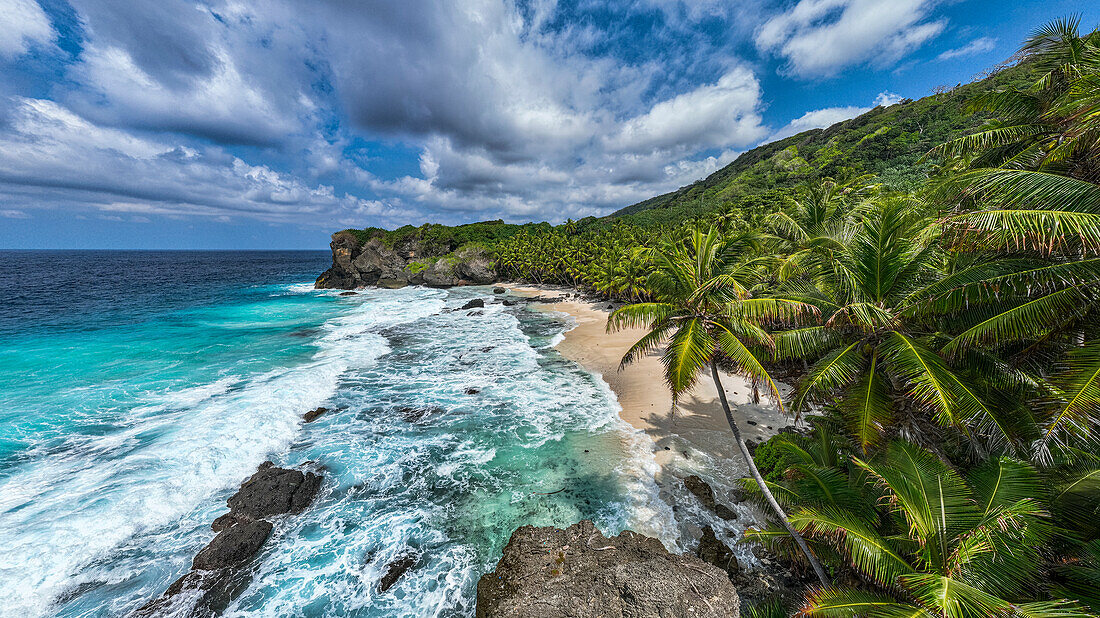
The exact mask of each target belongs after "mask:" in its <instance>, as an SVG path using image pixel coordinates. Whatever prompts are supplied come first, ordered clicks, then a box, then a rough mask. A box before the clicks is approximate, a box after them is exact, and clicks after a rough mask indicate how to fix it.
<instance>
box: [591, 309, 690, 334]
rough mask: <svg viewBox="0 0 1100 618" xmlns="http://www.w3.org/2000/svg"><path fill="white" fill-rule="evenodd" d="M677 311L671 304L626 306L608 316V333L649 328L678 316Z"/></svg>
mask: <svg viewBox="0 0 1100 618" xmlns="http://www.w3.org/2000/svg"><path fill="white" fill-rule="evenodd" d="M676 311H677V309H676V306H675V305H673V304H671V303H634V304H631V305H624V306H622V307H619V308H618V309H616V310H615V311H612V312H611V315H609V316H607V332H609V333H613V332H616V331H619V330H623V329H625V328H649V327H650V326H652V325H654V324H659V323H661V322H663V321H665V320H667V319H669V318H670V317H672V316H674V315H676Z"/></svg>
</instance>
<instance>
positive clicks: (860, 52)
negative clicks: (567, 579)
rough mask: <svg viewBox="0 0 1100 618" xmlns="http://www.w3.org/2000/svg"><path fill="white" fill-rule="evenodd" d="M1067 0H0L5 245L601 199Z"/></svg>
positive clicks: (219, 234) (128, 244)
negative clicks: (1011, 0)
mask: <svg viewBox="0 0 1100 618" xmlns="http://www.w3.org/2000/svg"><path fill="white" fill-rule="evenodd" d="M1073 14H1079V15H1081V17H1082V21H1083V24H1084V26H1086V27H1087V28H1089V29H1091V28H1092V27H1093V26H1094V25H1096V24H1098V23H1100V3H1096V2H1091V1H1084V0H1078V1H1075V2H1071V1H1061V0H1042V1H1030V0H1023V1H1015V2H1004V1H1003V0H1000V1H987V0H775V1H772V0H621V1H618V2H593V1H590V0H437V1H434V2H433V1H430V0H389V1H383V0H357V1H356V0H311V1H310V2H301V1H300V0H224V1H223V0H211V1H201V2H194V1H185V0H156V2H149V1H148V0H68V1H65V0H0V248H8V249H34V248H119V249H125V248H132V249H138V248H143V249H157V248H163V249H188V248H194V249H198V248H203V249H218V248H223V249H267V248H270V249H283V248H286V249H323V248H324V247H325V246H326V245H327V243H328V240H329V235H330V234H331V233H332V232H333V231H336V230H340V229H345V228H349V227H356V228H361V227H368V226H376V227H386V228H394V227H397V226H401V225H405V224H413V225H419V224H422V223H425V222H437V223H447V224H457V223H468V222H472V221H483V220H491V219H504V220H506V221H509V222H516V223H522V222H527V221H543V220H546V221H551V222H554V223H559V222H561V221H564V220H565V219H567V218H574V219H577V218H581V217H584V216H588V215H596V216H600V215H606V214H609V213H611V212H613V211H614V210H616V209H618V208H622V207H624V206H627V205H630V204H632V203H635V202H638V201H641V200H643V199H646V198H649V197H652V196H653V195H657V194H660V193H664V192H667V191H670V190H674V189H676V188H678V187H681V186H683V185H686V184H689V183H691V182H692V181H694V180H697V179H699V178H702V177H705V176H706V175H708V174H709V173H711V172H713V171H714V170H716V169H718V168H720V167H722V166H723V165H725V164H727V163H729V162H730V161H732V160H733V159H735V158H736V157H737V155H738V154H740V153H742V152H744V151H746V150H749V149H751V148H753V147H755V146H757V145H760V144H762V143H766V142H768V141H771V140H775V139H778V138H781V137H785V136H788V135H793V134H795V133H797V132H799V131H804V130H807V129H811V128H815V127H825V126H829V125H831V124H833V123H835V122H839V121H841V120H845V119H847V118H851V117H854V116H856V115H858V114H860V113H862V112H864V111H867V110H869V109H871V108H872V107H874V106H875V105H890V104H893V103H896V102H897V101H898V100H900V99H902V98H918V97H921V96H925V95H928V94H930V93H931V92H932V91H933V90H934V89H935V88H936V87H938V86H953V85H955V84H957V83H964V82H968V81H971V80H972V79H973V78H974V77H975V76H977V75H978V74H980V73H982V72H983V71H987V70H989V69H991V68H993V67H995V66H997V65H998V64H1000V63H1001V62H1003V61H1005V60H1006V59H1008V58H1010V57H1011V56H1012V54H1013V53H1014V52H1015V50H1016V49H1017V47H1018V46H1019V44H1020V42H1021V41H1022V40H1023V39H1024V38H1025V37H1026V36H1027V34H1028V33H1029V32H1030V31H1031V30H1032V29H1034V28H1035V27H1037V26H1038V25H1040V24H1042V23H1043V22H1046V21H1049V20H1051V19H1055V18H1059V17H1064V16H1068V15H1073Z"/></svg>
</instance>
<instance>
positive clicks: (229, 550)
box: [132, 461, 321, 618]
mask: <svg viewBox="0 0 1100 618" xmlns="http://www.w3.org/2000/svg"><path fill="white" fill-rule="evenodd" d="M320 487H321V476H320V475H317V474H313V473H312V472H302V471H301V470H291V469H287V468H277V467H275V464H273V463H271V462H270V461H265V462H264V463H263V464H261V465H260V468H259V470H257V471H256V473H255V474H253V475H252V477H251V478H249V479H248V480H247V481H245V482H244V483H243V484H242V485H241V488H240V489H239V490H238V491H237V493H235V494H233V496H231V497H230V498H229V499H228V500H227V501H226V502H227V504H228V505H229V512H228V513H226V514H225V515H222V516H221V517H219V518H217V519H215V520H214V523H213V524H211V525H210V527H211V528H213V529H214V531H215V532H217V533H218V535H217V536H215V537H214V539H213V540H212V541H210V542H209V543H208V544H207V545H206V547H204V548H202V549H201V550H200V551H199V553H197V554H196V555H195V558H194V560H192V562H191V571H189V572H188V573H185V574H184V575H183V577H180V578H179V579H177V580H176V581H175V582H174V583H172V585H170V586H169V587H168V590H167V591H165V593H164V594H163V595H161V596H160V597H157V598H156V599H153V600H152V601H150V602H148V603H146V604H145V605H143V606H142V607H141V608H140V609H138V610H137V611H136V612H134V614H133V615H132V616H133V617H134V618H137V617H151V616H161V615H167V614H172V615H176V614H182V615H189V616H207V615H216V614H218V613H220V612H221V610H222V609H223V608H225V607H226V606H227V605H228V604H229V603H230V602H231V601H232V600H233V598H234V597H235V596H236V595H237V594H238V593H239V592H240V591H241V590H243V589H244V587H246V586H247V584H248V581H249V579H250V577H251V575H250V570H249V569H248V568H247V567H248V564H249V562H250V561H251V560H252V557H253V556H255V555H256V553H257V552H259V551H260V548H262V547H263V545H264V543H265V542H267V538H268V537H269V536H271V530H272V528H273V527H274V526H273V525H272V523H271V521H269V520H270V519H272V518H274V517H276V516H280V515H293V514H296V513H300V512H302V511H303V510H305V508H306V507H307V506H309V504H310V502H312V501H313V498H314V497H315V496H316V495H317V491H318V490H319V489H320ZM184 592H186V593H187V594H186V595H184V594H182V593H184ZM183 604H186V607H184V605H183Z"/></svg>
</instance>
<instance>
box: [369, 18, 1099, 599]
mask: <svg viewBox="0 0 1100 618" xmlns="http://www.w3.org/2000/svg"><path fill="white" fill-rule="evenodd" d="M361 234H363V235H364V236H362V237H361V238H369V237H380V238H382V239H383V242H386V243H391V244H393V243H400V242H404V241H406V240H408V239H410V238H416V239H417V240H418V241H419V242H431V243H436V244H437V245H438V246H439V247H441V248H443V249H447V250H451V251H453V250H454V249H456V248H458V247H460V246H462V245H464V244H467V243H472V242H476V243H482V244H484V245H485V246H487V247H489V248H490V250H491V251H493V253H494V255H495V256H496V260H497V263H496V268H497V272H498V273H499V274H500V275H501V276H503V277H505V278H509V279H517V280H525V281H531V282H537V283H559V284H567V285H573V286H577V287H579V288H583V289H585V290H587V291H589V292H591V293H594V294H599V295H602V296H604V297H609V298H615V299H619V300H622V301H625V302H626V303H628V304H627V305H626V306H624V307H622V308H620V309H619V310H617V311H616V312H614V313H613V314H612V316H611V318H610V320H609V324H608V327H609V328H610V329H617V328H625V327H638V326H640V327H644V328H645V329H646V331H647V332H646V334H645V335H644V336H643V337H642V338H641V339H640V340H639V341H638V343H637V344H636V345H635V346H634V347H633V348H632V349H631V350H630V352H629V353H628V354H627V355H626V357H624V359H623V363H624V364H627V363H630V362H632V361H633V360H634V359H636V358H638V356H639V355H641V354H645V353H650V352H656V351H661V354H662V360H663V362H664V365H665V377H666V380H667V382H668V386H669V388H670V389H671V390H672V392H673V394H674V395H675V396H678V395H680V394H682V393H684V392H685V391H687V390H688V389H690V388H692V386H693V385H694V384H695V383H696V382H697V380H698V379H699V377H700V376H701V375H703V374H704V373H709V374H710V377H711V379H712V380H714V382H715V383H716V385H717V386H718V390H719V393H722V392H723V391H722V388H721V380H720V374H719V371H718V370H719V369H720V368H721V369H724V370H727V371H734V372H737V373H741V374H743V375H746V376H747V377H749V378H750V379H751V380H752V381H753V383H754V384H755V385H756V386H757V387H759V388H760V389H761V390H763V391H764V392H765V393H767V394H770V396H771V397H773V398H774V399H775V400H776V401H777V402H778V403H779V405H781V406H784V405H786V406H787V407H789V409H790V411H792V412H793V413H794V414H798V415H803V416H806V417H808V418H809V419H810V420H811V426H812V430H811V431H809V432H807V433H805V434H804V435H790V434H782V435H780V436H777V437H776V438H773V439H772V440H771V441H769V442H767V443H765V444H764V445H762V446H761V447H760V448H759V449H758V450H757V451H756V457H757V461H754V459H753V457H752V456H751V455H750V454H749V452H748V449H747V448H746V445H745V443H744V441H743V440H742V439H741V436H740V432H739V428H738V427H737V424H736V423H735V422H734V419H733V417H732V415H731V414H730V411H729V407H728V404H727V403H726V401H725V400H724V398H723V399H722V403H723V406H724V407H725V409H726V414H727V419H728V420H729V423H730V429H731V430H732V432H733V434H734V439H735V441H736V442H737V444H738V447H739V449H740V450H741V452H742V454H743V455H744V457H745V459H746V462H747V464H748V468H749V470H750V473H751V477H752V478H750V479H746V480H745V486H744V489H745V491H746V493H747V494H749V495H750V497H752V499H755V500H759V501H760V504H761V505H762V506H763V507H765V509H766V511H765V512H766V513H769V514H770V515H769V524H768V525H767V526H765V527H764V528H763V529H761V530H757V531H753V532H752V533H751V535H750V536H751V537H752V538H754V539H756V540H759V541H761V542H763V543H765V544H766V545H768V546H769V547H770V548H771V549H772V550H774V551H775V552H777V553H778V554H780V555H783V556H786V557H787V558H788V559H789V560H791V561H792V562H793V563H795V564H797V565H803V566H805V567H809V568H812V569H813V570H814V571H816V572H817V574H818V579H819V581H820V584H821V585H820V586H817V587H813V588H812V589H810V590H809V591H808V592H807V594H806V595H805V598H804V599H803V601H802V603H801V604H800V606H799V607H797V608H794V611H796V612H797V613H798V614H799V615H802V616H823V617H832V616H852V617H856V616H868V617H877V616H910V617H917V616H928V617H931V616H944V617H970V616H974V617H979V616H980V617H988V616H997V617H1000V616H1005V617H1013V616H1021V617H1022V616H1028V617H1050V618H1054V617H1070V616H1090V615H1100V592H1098V591H1100V313H1098V310H1100V32H1098V31H1092V32H1089V33H1083V32H1081V30H1080V25H1079V24H1078V23H1077V22H1076V21H1075V20H1072V19H1069V20H1062V21H1058V22H1054V23H1052V24H1049V25H1047V26H1044V27H1042V28H1040V29H1039V30H1037V31H1036V32H1035V33H1034V34H1033V36H1032V37H1031V38H1029V40H1028V41H1026V42H1025V44H1024V45H1023V47H1022V49H1021V52H1020V62H1019V63H1018V64H1017V65H1015V66H1012V67H1008V68H1006V69H1004V70H1001V71H998V72H996V73H995V74H994V75H992V76H991V77H989V78H987V79H985V80H981V81H978V82H975V83H973V84H969V85H966V86H959V87H956V88H953V89H951V90H945V91H944V92H943V93H940V94H937V95H935V96H932V97H928V98H926V99H921V100H919V101H910V102H903V103H901V104H898V105H894V106H890V107H885V108H876V109H875V110H872V111H871V112H868V113H867V114H864V115H862V116H860V117H858V118H855V119H853V120H850V121H847V122H845V123H841V124H839V125H837V126H834V127H830V128H829V129H826V130H815V131H810V132H807V133H803V134H800V135H796V136H793V137H790V138H787V139H785V140H780V141H779V142H775V143H773V144H768V145H765V146H762V147H760V148H757V149H754V150H752V151H749V152H747V153H745V154H744V155H742V156H741V157H740V158H738V159H737V160H736V161H734V162H733V163H732V164H730V165H729V166H727V167H725V168H723V169H722V170H719V171H718V172H716V173H715V174H713V175H712V176H710V177H708V178H707V179H705V180H702V181H700V182H698V183H695V184H693V185H691V186H689V187H685V188H683V189H681V190H679V191H676V192H673V193H670V194H667V195H663V196H658V197H656V198H653V199H651V200H647V201H646V202H642V203H640V204H636V205H634V206H631V207H629V208H626V209H624V210H622V211H620V212H619V213H616V215H615V216H612V217H610V218H605V219H595V218H588V219H583V220H581V221H568V222H567V223H566V224H564V225H561V226H550V225H548V224H537V225H536V224H528V225H524V226H510V225H507V224H503V223H501V222H490V223H483V224H473V225H472V226H460V227H458V228H444V227H442V226H424V227H421V228H402V229H401V230H395V231H393V232H383V231H379V230H364V231H362V232H361ZM779 368H782V369H783V370H784V371H785V372H788V373H791V372H794V373H795V374H797V375H795V378H796V385H795V389H794V391H793V393H792V394H791V395H790V396H789V400H788V401H786V402H784V401H782V400H781V398H780V396H779V393H778V390H777V389H776V388H775V385H774V381H773V379H772V373H773V372H774V371H776V370H777V369H779ZM819 563H820V566H819ZM830 582H831V583H830ZM785 611H786V610H783V609H780V608H778V607H777V606H774V605H773V606H769V607H766V608H765V607H761V608H760V609H759V610H758V611H757V612H756V615H760V616H763V615H769V616H771V615H779V614H782V613H783V612H785Z"/></svg>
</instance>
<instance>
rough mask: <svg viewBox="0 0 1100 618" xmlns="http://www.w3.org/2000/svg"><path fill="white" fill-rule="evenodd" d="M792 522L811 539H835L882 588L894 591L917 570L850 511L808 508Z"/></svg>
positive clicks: (794, 515)
mask: <svg viewBox="0 0 1100 618" xmlns="http://www.w3.org/2000/svg"><path fill="white" fill-rule="evenodd" d="M789 519H790V521H791V524H792V525H793V526H794V527H795V528H797V529H798V530H799V531H801V532H802V533H803V534H804V535H806V536H808V537H812V538H827V539H831V540H832V541H833V542H834V543H835V544H837V545H838V547H839V548H840V549H841V550H842V551H843V552H844V555H845V557H847V559H848V560H849V562H850V564H851V567H852V568H854V569H856V570H857V571H859V572H860V573H862V574H863V575H864V576H866V577H868V578H870V579H871V580H873V581H874V582H876V583H877V584H878V585H880V586H883V587H886V588H890V587H892V586H893V585H894V582H895V581H896V580H897V578H898V577H900V576H903V575H906V574H909V573H913V571H914V569H913V567H912V565H910V564H909V562H908V561H906V560H905V558H904V557H902V555H901V554H900V553H899V552H898V551H897V550H896V549H895V548H894V547H893V546H892V545H891V543H890V540H889V539H888V538H886V537H883V536H882V535H881V534H879V532H878V531H877V530H875V529H874V528H873V527H871V526H870V525H868V524H867V523H866V522H865V521H863V520H862V519H860V518H858V517H856V516H854V515H853V514H852V513H851V512H849V511H847V510H844V509H837V508H833V507H805V508H801V509H799V510H797V511H795V512H793V513H791V514H790V517H789Z"/></svg>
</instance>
